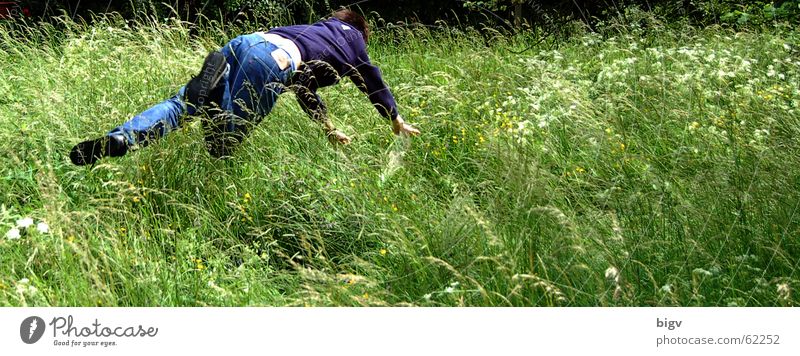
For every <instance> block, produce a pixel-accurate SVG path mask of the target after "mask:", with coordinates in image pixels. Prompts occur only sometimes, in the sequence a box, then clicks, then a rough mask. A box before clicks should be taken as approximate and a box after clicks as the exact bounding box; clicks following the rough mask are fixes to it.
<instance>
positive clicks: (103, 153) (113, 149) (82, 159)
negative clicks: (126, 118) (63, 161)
mask: <svg viewBox="0 0 800 356" xmlns="http://www.w3.org/2000/svg"><path fill="white" fill-rule="evenodd" d="M112 140H114V139H113V138H112V137H108V136H106V137H101V138H98V139H94V140H88V141H83V142H81V143H79V144H77V145H75V147H73V148H72V150H71V151H70V152H69V159H70V161H72V164H74V165H76V166H85V165H89V164H94V163H95V162H97V161H98V160H100V159H101V158H103V157H120V156H124V155H125V154H126V153H128V147H127V146H126V145H125V143H124V142H123V141H121V140H124V139H121V140H118V142H116V143H117V144H116V145H115V144H113V143H112Z"/></svg>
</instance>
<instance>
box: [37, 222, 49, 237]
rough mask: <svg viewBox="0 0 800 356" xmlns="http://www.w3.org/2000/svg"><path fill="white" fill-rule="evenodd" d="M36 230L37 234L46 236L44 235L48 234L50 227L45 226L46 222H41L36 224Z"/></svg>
mask: <svg viewBox="0 0 800 356" xmlns="http://www.w3.org/2000/svg"><path fill="white" fill-rule="evenodd" d="M36 230H38V231H39V233H42V234H46V233H48V232H50V226H49V225H47V223H46V222H44V221H42V222H40V223H38V224H36Z"/></svg>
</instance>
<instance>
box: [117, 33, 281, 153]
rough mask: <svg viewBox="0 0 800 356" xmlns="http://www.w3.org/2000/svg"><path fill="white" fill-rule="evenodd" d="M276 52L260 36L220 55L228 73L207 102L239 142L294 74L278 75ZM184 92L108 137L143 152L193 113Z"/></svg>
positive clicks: (236, 42) (243, 38)
mask: <svg viewBox="0 0 800 356" xmlns="http://www.w3.org/2000/svg"><path fill="white" fill-rule="evenodd" d="M277 49H278V48H277V47H276V46H275V45H273V44H272V43H269V42H266V41H265V40H264V39H263V38H262V37H261V36H259V35H257V34H249V35H242V36H239V37H236V38H234V39H233V40H231V41H230V42H228V43H227V44H226V45H225V46H224V47H223V48H222V49H221V50H220V51H221V52H222V54H223V55H225V58H226V59H227V62H228V69H227V70H226V72H225V74H223V76H222V79H220V84H219V85H218V87H217V89H216V90H214V91H212V95H211V96H212V97H210V98H209V99H211V100H210V101H211V102H213V103H214V104H215V105H218V106H219V110H220V111H219V112H220V113H221V114H222V115H224V117H222V118H220V117H219V116H218V120H223V122H222V125H221V127H217V128H218V129H219V128H221V129H222V130H223V131H225V132H232V133H238V134H241V135H242V136H243V135H245V134H246V133H247V131H248V127H250V126H253V125H256V124H258V122H259V121H260V120H261V118H263V117H264V116H266V115H267V114H269V112H270V111H271V110H272V107H273V106H274V105H275V102H276V101H277V100H278V95H280V94H281V93H282V92H283V91H284V89H285V88H286V83H287V82H288V81H289V77H290V76H291V73H292V72H293V68H292V66H289V67H288V68H286V69H284V70H281V69H280V67H279V66H278V64H277V63H276V62H275V60H274V59H273V58H272V55H271V53H272V52H273V51H275V50H277ZM185 90H186V86H183V87H181V88H180V89H179V90H178V93H177V94H175V95H174V96H173V97H171V98H169V99H167V100H164V101H162V102H160V103H158V104H156V105H154V106H152V107H150V108H149V109H147V110H145V111H143V112H142V113H140V114H139V115H136V116H134V117H133V118H131V119H130V120H128V121H127V122H125V123H124V124H122V125H120V126H119V127H117V128H115V129H113V130H111V131H110V132H109V133H108V135H109V136H110V135H122V136H124V137H125V138H126V139H127V140H128V143H129V144H131V145H137V144H138V145H140V146H144V145H147V143H149V142H150V141H152V140H155V139H158V138H160V137H163V136H164V135H166V134H168V133H169V132H171V131H173V130H175V129H177V128H179V127H180V126H181V124H182V123H183V122H184V118H186V117H187V116H192V115H195V114H196V113H197V110H196V109H195V108H193V107H191V106H187V105H186V103H185V102H184V101H183V98H184V92H185ZM214 96H216V97H214ZM204 127H205V125H204ZM207 129H208V128H207ZM206 134H207V137H208V134H209V133H208V132H207V133H206Z"/></svg>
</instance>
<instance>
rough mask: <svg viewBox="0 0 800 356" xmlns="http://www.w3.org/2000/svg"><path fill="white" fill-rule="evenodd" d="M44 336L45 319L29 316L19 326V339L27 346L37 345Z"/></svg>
mask: <svg viewBox="0 0 800 356" xmlns="http://www.w3.org/2000/svg"><path fill="white" fill-rule="evenodd" d="M42 335H44V319H42V318H40V317H38V316H29V317H27V318H25V320H23V321H22V324H20V325H19V337H20V338H21V339H22V342H24V343H26V344H35V343H36V342H37V341H39V339H41V338H42Z"/></svg>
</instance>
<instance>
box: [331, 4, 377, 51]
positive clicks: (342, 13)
mask: <svg viewBox="0 0 800 356" xmlns="http://www.w3.org/2000/svg"><path fill="white" fill-rule="evenodd" d="M331 16H332V17H334V18H337V19H339V21H342V22H347V23H348V24H350V25H353V27H355V28H357V29H358V30H359V31H361V33H362V34H363V35H364V42H365V43H366V42H367V41H369V24H367V20H365V19H364V16H361V14H359V13H357V12H355V11H353V10H350V9H341V10H336V11H334V12H333V14H332V15H331Z"/></svg>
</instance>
